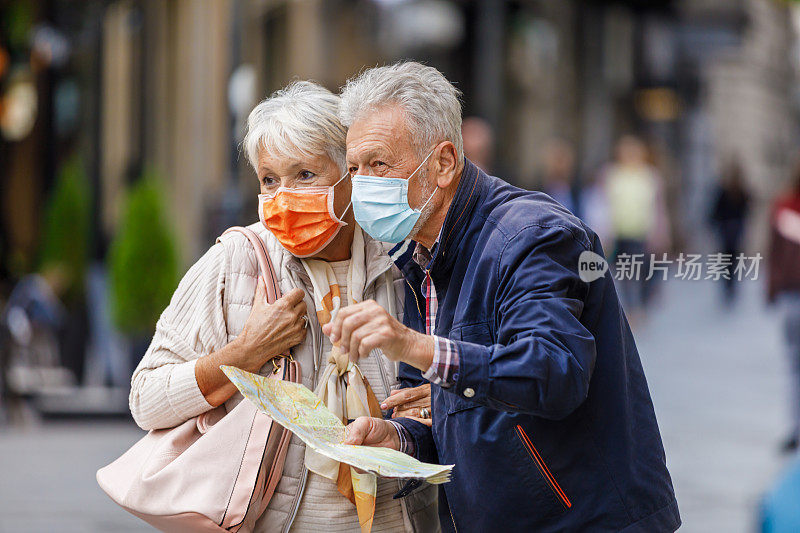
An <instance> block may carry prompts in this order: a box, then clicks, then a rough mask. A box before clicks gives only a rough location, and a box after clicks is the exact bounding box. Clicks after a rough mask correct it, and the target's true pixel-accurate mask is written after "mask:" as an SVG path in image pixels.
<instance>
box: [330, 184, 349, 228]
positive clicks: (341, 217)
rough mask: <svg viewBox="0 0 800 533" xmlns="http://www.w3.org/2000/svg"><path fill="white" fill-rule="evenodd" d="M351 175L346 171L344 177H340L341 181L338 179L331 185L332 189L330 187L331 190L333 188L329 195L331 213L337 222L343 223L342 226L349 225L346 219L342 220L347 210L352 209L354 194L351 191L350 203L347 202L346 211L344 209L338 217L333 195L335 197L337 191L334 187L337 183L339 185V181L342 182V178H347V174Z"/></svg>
mask: <svg viewBox="0 0 800 533" xmlns="http://www.w3.org/2000/svg"><path fill="white" fill-rule="evenodd" d="M349 175H350V172H345V173H344V174H343V175H342V177H341V178H339V181H337V182H336V183H334V184H333V185H331V189H330V190H331V193H330V196H329V198H330V200H329V203H328V207H329V209H330V214H331V215H332V216H333V219H334V220H335V221H337V222H338V223H339V224H340V225H342V226H346V225H347V222H345V221H344V220H342V219H343V218H344V216H345V215H346V214H347V211H348V210H349V209H350V206H351V205H353V194H352V192H351V193H350V203H348V204H347V207H345V208H344V211H342V214H341V216H338V217H337V216H336V211H335V210H334V209H333V197H334V194H335V192H334V190H333V189H334V187H336V186H337V185H339V183H341V182H342V180H343V179H345V178H346V177H347V176H349Z"/></svg>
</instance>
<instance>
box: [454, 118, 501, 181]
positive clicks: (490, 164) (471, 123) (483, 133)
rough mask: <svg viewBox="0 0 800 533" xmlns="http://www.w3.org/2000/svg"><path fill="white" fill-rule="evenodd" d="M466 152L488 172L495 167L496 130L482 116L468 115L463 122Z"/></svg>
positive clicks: (493, 170)
mask: <svg viewBox="0 0 800 533" xmlns="http://www.w3.org/2000/svg"><path fill="white" fill-rule="evenodd" d="M461 135H462V136H463V137H464V154H465V155H466V156H467V157H468V158H469V159H470V160H471V161H473V162H474V163H475V164H476V165H477V166H478V167H479V168H480V169H481V170H483V171H484V172H486V173H487V174H492V173H494V172H495V169H494V132H493V131H492V126H491V125H490V124H489V123H488V122H487V121H485V120H484V119H482V118H481V117H467V118H465V119H464V122H462V124H461Z"/></svg>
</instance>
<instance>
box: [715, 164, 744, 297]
mask: <svg viewBox="0 0 800 533" xmlns="http://www.w3.org/2000/svg"><path fill="white" fill-rule="evenodd" d="M749 204H750V194H749V193H748V192H747V189H746V187H745V183H744V171H743V169H742V164H741V162H740V161H739V160H738V159H733V160H731V161H730V162H729V163H728V164H727V166H726V168H725V170H724V172H723V174H722V180H721V181H720V183H719V185H718V186H717V190H716V193H715V195H714V205H713V207H712V209H711V224H712V225H713V227H714V230H715V231H716V233H717V238H718V239H719V245H720V247H721V249H720V251H721V252H722V253H724V254H729V255H730V258H731V261H730V263H729V264H728V265H727V272H728V277H727V278H726V279H725V284H724V285H723V287H724V291H725V292H724V293H723V294H724V297H725V303H726V304H728V305H730V304H732V303H733V301H734V298H735V297H736V279H735V277H734V275H733V265H734V264H735V263H736V256H737V255H739V254H740V253H741V252H742V236H743V235H744V228H745V221H746V220H747V211H748V208H749Z"/></svg>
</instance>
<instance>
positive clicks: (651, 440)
mask: <svg viewBox="0 0 800 533" xmlns="http://www.w3.org/2000/svg"><path fill="white" fill-rule="evenodd" d="M340 115H341V118H342V122H343V123H344V124H345V125H347V126H349V131H348V134H347V161H348V168H349V169H350V173H351V175H352V176H353V193H352V199H353V208H354V214H355V217H356V220H358V222H359V224H360V225H361V227H362V228H363V229H364V230H365V231H367V232H368V233H369V234H371V235H372V236H373V237H375V238H377V239H380V240H384V241H389V242H398V243H401V242H402V243H403V244H401V245H398V246H397V247H396V249H395V250H394V251H393V253H392V257H393V259H394V260H395V263H396V265H397V266H398V268H399V269H400V270H401V272H402V273H403V275H404V277H405V279H406V281H407V283H406V284H405V290H406V299H405V313H404V318H403V321H404V324H405V325H404V324H401V323H399V322H398V321H397V320H395V319H393V318H392V317H391V315H389V314H388V313H387V312H386V311H384V310H383V309H382V308H381V307H380V306H378V305H376V304H374V303H372V302H362V303H360V304H358V305H354V306H350V307H348V308H346V309H344V310H343V311H342V312H340V313H339V315H338V316H337V317H336V319H335V320H334V321H333V322H331V323H330V324H328V325H326V326H325V328H324V331H325V334H327V335H329V336H330V338H331V340H332V341H333V342H335V343H338V344H339V345H340V346H342V347H344V349H345V350H347V351H348V353H349V355H350V358H351V359H353V360H356V359H358V358H361V357H365V356H366V355H368V354H369V353H370V351H371V350H374V349H381V350H382V351H383V352H384V353H385V354H386V356H388V357H389V358H390V359H392V360H395V361H400V362H401V367H402V368H401V371H402V372H404V376H405V379H406V381H405V383H404V385H406V386H411V385H417V384H419V382H421V381H422V380H421V377H424V378H425V379H427V380H429V381H430V382H431V383H432V384H433V385H432V397H433V406H432V410H433V413H432V414H433V417H432V422H433V425H432V427H431V428H429V427H428V426H427V425H425V424H423V423H421V422H419V421H417V420H414V419H411V418H397V419H396V420H395V421H393V422H394V424H393V423H392V422H388V421H384V420H381V419H377V418H367V417H364V418H359V419H357V420H356V421H355V422H353V423H352V424H351V425H350V427H349V431H348V441H349V442H350V443H354V444H359V443H363V444H366V445H373V446H387V447H393V448H396V449H403V450H405V451H407V452H409V453H413V454H414V455H415V456H416V457H418V458H419V459H421V460H424V461H434V462H437V461H438V462H440V463H452V464H455V468H454V470H453V477H452V480H451V482H450V483H447V484H445V485H442V490H441V491H440V501H439V509H440V513H439V514H440V520H441V523H442V526H443V528H444V529H445V530H450V531H453V530H460V531H479V532H485V531H626V532H634V531H636V532H639V531H641V532H648V533H652V532H663V531H674V530H675V529H677V528H678V526H679V525H680V517H679V515H678V507H677V502H676V500H675V496H674V493H673V489H672V482H671V480H670V476H669V473H668V472H667V468H666V464H665V456H664V449H663V446H662V444H661V437H660V435H659V431H658V426H657V424H656V419H655V414H654V412H653V404H652V402H651V400H650V394H649V392H648V388H647V383H646V381H645V377H644V373H643V371H642V365H641V362H640V360H639V355H638V353H637V351H636V346H635V344H634V341H633V337H632V335H631V331H630V328H629V327H628V323H627V321H626V320H625V316H624V314H623V312H622V309H621V307H620V304H619V301H618V299H617V294H616V292H615V290H614V285H613V282H612V279H611V276H610V274H609V273H608V272H605V273H603V271H602V269H601V270H599V271H588V269H587V272H588V273H589V274H594V275H593V276H590V275H586V274H587V273H586V272H583V270H582V269H581V268H579V263H583V264H586V265H588V264H593V265H598V264H599V265H602V261H603V259H602V253H603V252H602V249H601V246H600V243H599V241H598V239H597V236H596V235H595V233H594V232H593V231H592V230H591V229H589V228H588V227H586V225H585V224H583V223H582V222H581V221H580V220H579V219H577V218H576V217H574V216H573V215H572V214H570V213H569V212H568V211H567V210H565V209H564V208H563V207H561V206H560V205H559V204H557V203H556V202H554V201H553V200H551V199H550V198H549V197H548V196H546V195H544V194H541V193H537V192H529V191H524V190H521V189H518V188H516V187H512V186H511V185H509V184H508V183H506V182H504V181H502V180H500V179H498V178H495V177H492V176H488V175H486V174H485V173H484V172H482V171H481V170H479V169H478V168H477V167H476V166H475V165H473V164H472V163H471V162H470V161H469V160H466V159H465V158H464V157H463V154H462V142H461V132H460V126H461V109H460V105H459V101H458V91H457V90H456V89H455V88H454V87H453V86H452V85H451V84H450V83H449V82H448V81H447V80H446V79H445V78H444V77H443V76H442V75H441V73H439V72H438V71H437V70H436V69H433V68H431V67H427V66H424V65H420V64H418V63H400V64H396V65H392V66H388V67H381V68H376V69H371V70H367V71H365V72H364V73H362V74H361V75H359V76H358V77H357V78H355V79H353V80H351V81H350V82H348V83H347V85H346V87H345V88H344V90H343V92H342V103H341V111H340ZM406 239H413V240H414V241H411V242H410V243H409V242H408V241H406ZM593 278H596V279H593ZM420 374H421V376H420ZM402 396H403V393H402V392H401V393H400V394H396V395H395V396H393V397H390V398H389V399H388V400H387V402H386V403H387V404H391V403H393V402H394V401H401V399H402ZM395 397H399V398H400V399H398V400H395ZM417 414H418V415H421V416H420V418H423V419H424V418H425V417H426V416H425V415H426V414H427V413H426V412H425V411H424V410H422V409H421V410H420V411H419V412H418V413H417ZM398 423H399V424H398Z"/></svg>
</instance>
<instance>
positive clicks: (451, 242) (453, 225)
mask: <svg viewBox="0 0 800 533" xmlns="http://www.w3.org/2000/svg"><path fill="white" fill-rule="evenodd" d="M485 182H486V175H485V174H484V173H483V171H481V170H480V169H479V168H478V167H476V166H475V165H474V164H473V163H472V161H470V160H469V159H467V158H464V170H462V171H461V180H460V181H459V183H458V187H457V188H456V194H455V197H453V202H452V203H451V204H450V208H449V209H448V210H447V216H445V219H444V224H443V225H442V228H441V231H440V235H439V241H438V246H435V250H434V253H433V256H432V258H431V262H430V268H431V271H433V272H436V273H444V272H448V271H449V270H450V269H451V268H452V267H453V263H454V262H455V258H456V255H457V254H456V253H454V252H455V251H456V250H458V249H459V248H460V244H461V241H462V240H463V238H464V235H465V234H466V233H467V230H468V229H469V227H470V223H469V221H470V220H471V219H472V214H473V212H474V211H475V206H476V205H477V204H478V198H479V197H481V196H482V194H483V188H484V187H485ZM416 245H417V243H416V241H411V242H410V243H409V244H408V246H407V248H406V249H404V248H403V247H404V246H405V243H400V244H398V245H396V246H395V247H394V248H392V249H391V251H390V255H391V256H392V257H393V258H394V260H395V263H396V264H397V267H398V268H399V269H400V270H401V271H402V272H403V273H408V271H409V269H413V267H414V266H415V265H416V263H414V261H413V260H412V256H413V253H414V248H415V247H416Z"/></svg>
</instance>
